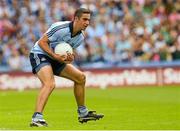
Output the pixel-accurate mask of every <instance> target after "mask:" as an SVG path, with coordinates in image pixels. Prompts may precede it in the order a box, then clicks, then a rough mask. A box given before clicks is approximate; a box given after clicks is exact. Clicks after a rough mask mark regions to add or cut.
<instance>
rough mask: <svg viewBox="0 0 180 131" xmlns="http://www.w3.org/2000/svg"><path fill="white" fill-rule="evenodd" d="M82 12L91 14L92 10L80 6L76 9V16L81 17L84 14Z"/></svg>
mask: <svg viewBox="0 0 180 131" xmlns="http://www.w3.org/2000/svg"><path fill="white" fill-rule="evenodd" d="M82 14H91V11H90V10H89V9H86V8H79V9H77V10H76V11H75V13H74V17H78V18H80V17H81V16H82Z"/></svg>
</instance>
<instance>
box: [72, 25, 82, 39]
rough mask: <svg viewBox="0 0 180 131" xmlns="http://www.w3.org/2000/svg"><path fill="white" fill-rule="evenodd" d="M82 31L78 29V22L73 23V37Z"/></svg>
mask: <svg viewBox="0 0 180 131" xmlns="http://www.w3.org/2000/svg"><path fill="white" fill-rule="evenodd" d="M80 31H81V30H79V29H78V25H77V23H76V22H73V32H72V35H73V36H74V35H76V34H77V33H78V32H80Z"/></svg>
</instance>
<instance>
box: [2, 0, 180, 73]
mask: <svg viewBox="0 0 180 131" xmlns="http://www.w3.org/2000/svg"><path fill="white" fill-rule="evenodd" d="M79 7H84V8H89V9H90V10H91V11H92V12H93V14H92V19H91V25H90V26H89V27H88V28H87V30H86V34H85V35H86V40H85V44H84V45H81V46H80V47H79V48H78V49H77V52H78V57H76V61H75V63H76V64H77V65H79V66H81V65H82V64H86V63H87V64H88V63H90V64H91V63H104V64H110V65H112V66H116V65H117V64H121V63H128V62H132V61H140V62H141V61H142V62H152V61H153V62H159V61H176V60H180V24H179V23H180V0H0V65H1V66H2V65H4V66H8V67H10V68H11V69H12V70H24V71H29V70H30V68H31V67H30V63H29V58H28V55H29V50H30V49H31V47H32V46H33V45H34V43H35V42H36V41H37V40H38V39H39V38H40V37H41V36H42V34H43V33H44V32H45V31H46V30H47V29H48V27H49V26H50V25H51V24H52V23H54V22H57V21H67V20H72V19H73V14H74V11H75V10H76V8H79Z"/></svg>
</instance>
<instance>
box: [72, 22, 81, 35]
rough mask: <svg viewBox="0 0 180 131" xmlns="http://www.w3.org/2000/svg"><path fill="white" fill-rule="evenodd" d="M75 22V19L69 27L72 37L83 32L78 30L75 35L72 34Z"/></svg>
mask: <svg viewBox="0 0 180 131" xmlns="http://www.w3.org/2000/svg"><path fill="white" fill-rule="evenodd" d="M73 23H74V22H73V21H72V22H70V23H69V29H70V32H71V37H75V36H76V35H79V34H81V33H82V32H81V31H78V32H77V33H76V34H75V35H72V34H73Z"/></svg>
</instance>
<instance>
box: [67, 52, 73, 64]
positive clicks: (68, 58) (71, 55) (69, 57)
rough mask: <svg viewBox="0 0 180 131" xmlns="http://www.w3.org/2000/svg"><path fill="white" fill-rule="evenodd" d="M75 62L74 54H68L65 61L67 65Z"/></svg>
mask: <svg viewBox="0 0 180 131" xmlns="http://www.w3.org/2000/svg"><path fill="white" fill-rule="evenodd" d="M73 61H74V54H71V53H67V58H66V59H65V63H66V64H70V63H72V62H73Z"/></svg>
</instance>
